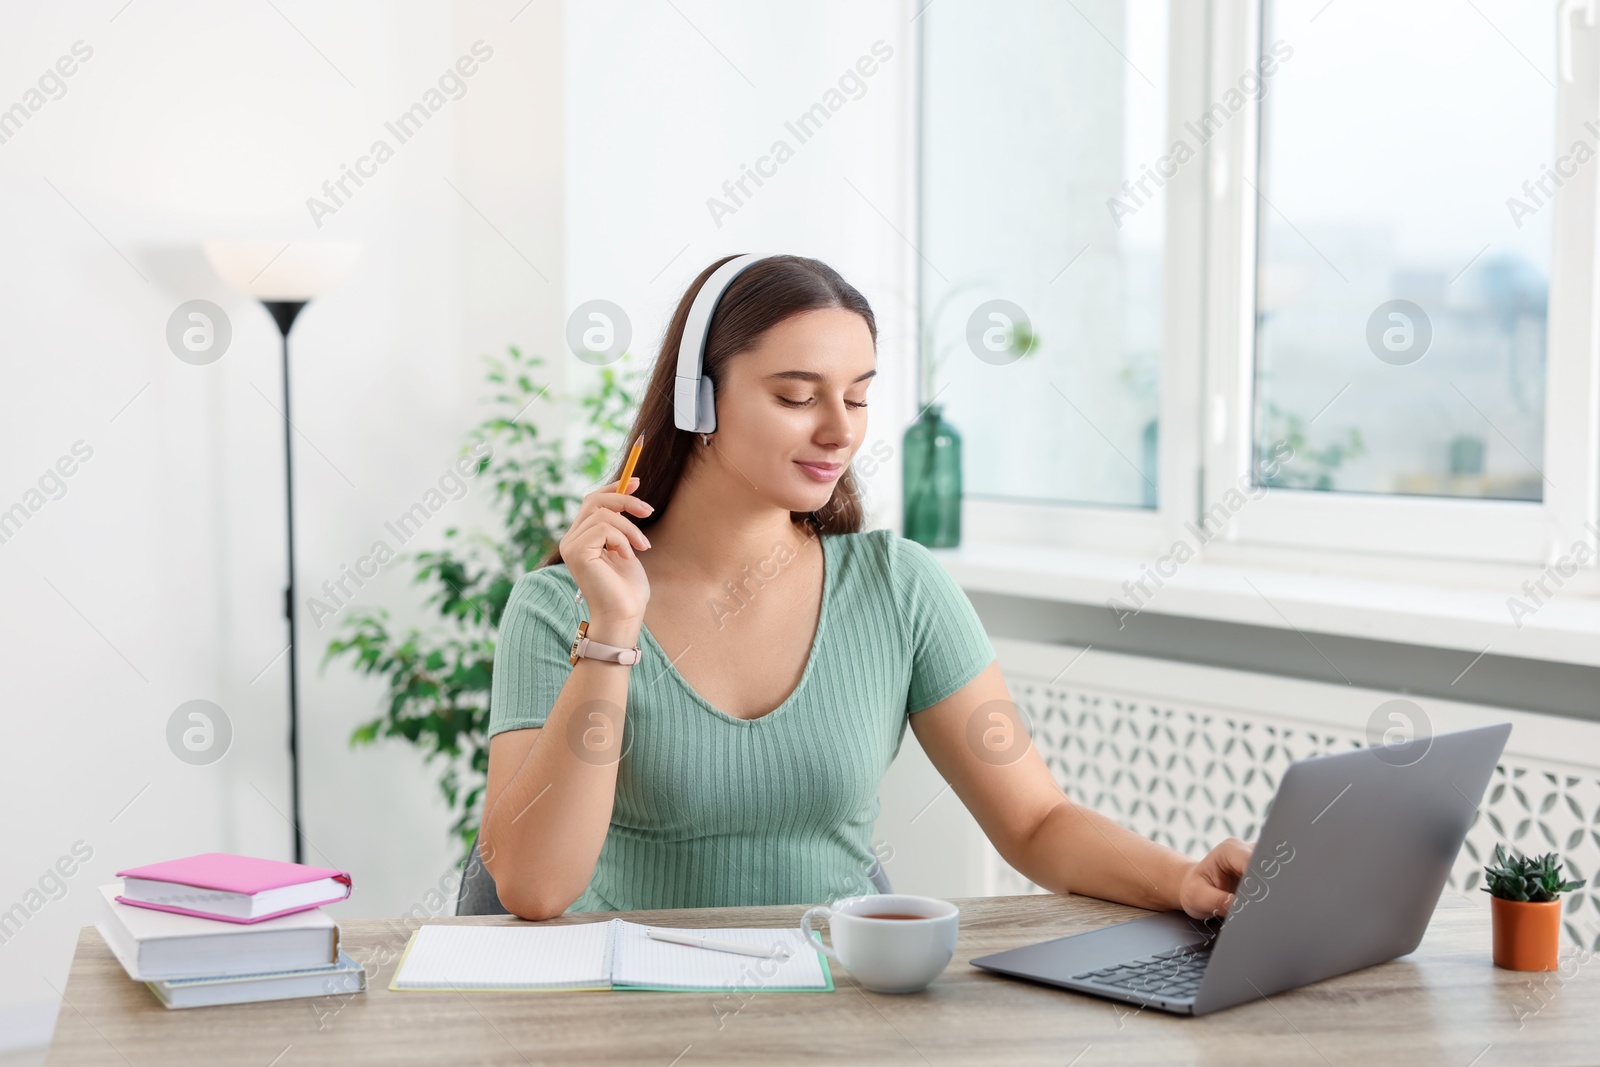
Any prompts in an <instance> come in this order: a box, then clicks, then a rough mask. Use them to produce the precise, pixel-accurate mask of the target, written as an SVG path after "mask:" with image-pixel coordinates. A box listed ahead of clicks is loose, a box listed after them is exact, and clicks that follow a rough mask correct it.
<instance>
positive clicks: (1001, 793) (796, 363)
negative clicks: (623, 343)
mask: <svg viewBox="0 0 1600 1067" xmlns="http://www.w3.org/2000/svg"><path fill="white" fill-rule="evenodd" d="M729 258H731V257H729ZM725 262H727V260H726V259H724V260H720V261H718V262H717V263H713V264H712V265H711V266H709V267H707V268H706V269H705V270H704V271H702V272H701V274H700V276H699V277H698V278H696V279H695V281H694V283H693V284H692V285H691V286H690V287H689V290H688V292H686V293H685V294H684V295H683V299H682V300H680V301H679V303H678V307H677V311H676V312H675V314H674V315H673V317H672V321H671V323H670V325H669V326H668V328H667V333H666V337H665V339H664V342H663V344H662V348H661V357H660V358H659V359H658V360H657V361H656V366H655V371H654V374H653V375H652V379H651V382H650V387H649V390H648V392H647V393H646V396H645V399H644V401H643V403H642V405H641V408H640V411H639V415H638V419H637V421H636V422H635V424H634V427H633V432H632V433H631V434H630V435H629V437H628V441H629V443H630V444H631V443H632V442H633V440H634V439H635V438H636V437H637V436H638V435H639V434H640V433H641V432H642V433H644V435H645V446H644V451H643V455H642V457H641V461H640V464H639V466H638V468H637V472H638V473H637V476H636V477H633V478H631V479H630V480H629V483H628V485H627V487H626V490H627V491H626V492H625V493H616V492H612V491H610V490H605V489H603V490H600V491H597V492H594V493H590V494H589V495H588V496H587V497H585V498H584V501H583V504H582V506H581V508H580V509H579V511H578V514H577V517H576V519H575V520H574V522H573V524H572V527H571V529H570V530H568V531H567V533H566V536H564V537H563V538H562V539H561V543H560V545H559V546H558V548H557V549H556V551H555V552H553V553H552V554H551V556H550V557H549V558H548V559H546V560H545V561H544V564H543V565H542V566H541V567H540V568H538V569H536V570H533V571H530V572H529V573H528V574H525V575H523V577H522V578H521V579H519V580H518V582H517V584H516V586H515V587H514V588H513V590H512V592H511V595H510V599H509V600H508V602H507V604H506V609H505V614H504V618H503V619H502V620H501V623H500V640H499V645H498V647H497V649H496V652H495V668H494V670H495V677H494V686H493V690H492V694H493V695H492V699H491V711H490V726H489V733H490V737H491V741H490V749H489V782H488V789H487V792H486V794H485V807H486V814H485V815H484V818H483V823H482V830H481V833H480V841H479V845H480V852H481V854H482V856H483V860H484V864H485V866H486V867H487V868H488V870H489V871H490V873H491V874H492V875H493V876H494V879H495V883H496V885H497V887H498V890H499V894H500V899H501V902H502V903H504V904H505V905H506V907H508V908H509V909H510V910H511V911H512V912H514V913H516V914H517V915H520V916H522V917H524V918H527V919H546V918H550V917H553V916H556V915H560V914H562V913H563V912H565V911H568V910H573V911H612V910H635V909H642V908H679V907H715V906H726V905H736V904H791V903H822V902H829V901H832V900H835V899H837V898H839V897H841V896H848V895H855V894H861V893H871V892H873V891H874V888H873V883H872V882H871V880H870V878H869V871H870V869H871V868H872V866H873V861H874V855H873V852H872V850H871V847H870V845H869V841H870V837H871V833H872V828H873V824H874V822H875V820H876V818H877V815H878V798H877V793H878V786H879V783H880V782H881V780H882V778H883V775H884V772H885V771H886V770H887V769H888V767H889V765H890V763H891V762H892V761H893V760H894V757H895V755H896V753H897V752H898V751H899V749H900V741H901V738H902V737H903V735H904V732H905V726H906V722H907V720H909V721H910V724H911V729H912V731H913V732H914V733H915V734H916V736H917V740H918V741H919V742H920V743H921V745H922V747H923V749H924V751H926V752H927V754H928V757H929V759H931V760H932V761H933V764H934V766H935V767H936V768H938V770H939V772H940V773H941V774H942V775H943V776H944V777H945V779H946V780H947V781H948V782H949V783H950V785H951V787H952V789H953V790H954V791H955V793H956V795H957V796H958V797H959V798H960V799H961V801H962V803H964V804H965V805H966V806H967V808H968V810H970V811H971V812H972V814H973V815H974V816H975V817H976V819H977V821H978V823H979V825H980V826H982V828H983V830H984V832H985V833H986V834H987V835H988V837H989V840H990V841H992V842H993V843H994V845H995V848H996V849H997V850H998V851H999V853H1000V855H1002V856H1003V857H1005V859H1006V861H1007V862H1008V863H1010V864H1011V865H1012V866H1013V867H1015V868H1016V869H1017V870H1018V871H1020V872H1021V873H1022V874H1024V875H1025V876H1027V877H1028V878H1030V879H1032V880H1033V881H1034V882H1035V883H1037V884H1038V885H1040V886H1043V887H1045V888H1047V889H1050V890H1052V891H1054V892H1057V893H1081V894H1085V895H1088V896H1095V897H1101V898H1104V899H1107V900H1115V901H1120V902H1123V903H1126V904H1132V905H1135V906H1138V907H1142V908H1149V909H1154V910H1169V909H1178V908H1181V909H1183V910H1184V911H1186V912H1187V913H1188V914H1190V915H1192V916H1195V917H1198V918H1204V917H1209V916H1212V915H1220V914H1225V913H1226V911H1227V909H1228V907H1229V905H1230V904H1231V902H1232V899H1233V890H1234V889H1235V888H1236V887H1237V883H1238V878H1239V875H1240V874H1241V873H1242V872H1243V870H1244V868H1245V865H1246V863H1247V862H1248V859H1249V855H1250V849H1249V846H1247V845H1245V844H1244V843H1243V842H1241V841H1239V840H1237V839H1235V838H1229V839H1227V840H1226V841H1223V842H1222V843H1221V844H1219V845H1218V846H1217V847H1216V848H1214V849H1213V850H1212V851H1211V852H1210V854H1208V855H1207V856H1206V857H1205V858H1204V859H1202V860H1199V861H1198V862H1197V861H1193V860H1190V859H1188V858H1187V857H1185V856H1183V855H1181V854H1180V853H1178V852H1175V851H1173V850H1171V849H1168V848H1165V847H1163V846H1161V845H1158V844H1156V843H1154V842H1152V841H1150V840H1148V839H1146V838H1144V837H1143V836H1141V835H1139V834H1138V833H1136V832H1134V831H1132V830H1129V829H1127V828H1125V827H1122V826H1119V825H1118V824H1117V823H1115V822H1113V821H1112V820H1110V819H1108V818H1106V817H1104V816H1102V815H1100V814H1098V813H1096V812H1094V811H1092V810H1089V809H1087V808H1084V807H1081V806H1079V805H1077V804H1075V803H1073V802H1072V801H1071V800H1069V799H1068V798H1067V797H1066V796H1065V794H1063V793H1062V791H1061V790H1060V788H1058V787H1057V785H1056V784H1055V781H1054V780H1053V779H1052V778H1051V776H1050V772H1049V770H1048V769H1047V768H1046V766H1045V763H1044V760H1043V759H1042V758H1041V757H1040V755H1039V753H1038V751H1037V750H1036V749H1034V748H1033V747H1032V745H1031V744H1030V742H1029V740H1028V736H1027V733H1026V731H1025V729H1024V728H1023V726H1022V721H1021V718H1020V715H1019V713H1018V711H1017V709H1016V706H1015V705H1014V704H1012V703H1011V701H1010V699H1009V694H1008V693H1007V690H1006V684H1005V680H1004V678H1002V677H1001V674H1000V668H999V665H998V663H997V662H996V660H995V655H994V649H993V646H992V645H991V644H990V642H989V639H988V636H987V635H986V633H985V632H984V629H983V627H982V625H981V623H980V622H979V620H978V617H977V613H976V611H975V610H974V609H973V607H972V605H971V603H970V602H969V601H968V600H967V598H966V596H965V594H964V593H962V591H961V589H960V588H959V587H958V586H957V585H956V584H955V582H954V580H952V579H951V578H950V576H949V575H948V574H947V573H946V572H945V571H944V570H943V568H942V567H941V566H940V565H939V564H938V563H937V561H935V559H934V557H933V556H932V555H931V554H930V553H929V552H928V550H927V549H926V548H924V547H923V546H921V545H920V544H917V543H916V542H913V541H909V540H907V539H905V538H902V537H899V536H897V535H896V534H894V533H893V532H892V531H888V530H873V531H866V532H862V531H861V526H862V521H863V518H862V508H861V501H860V498H859V494H858V491H857V487H856V484H855V482H854V480H853V478H852V474H851V470H850V461H851V459H852V457H853V456H854V455H855V453H856V450H857V449H858V448H859V447H860V445H861V441H862V439H863V437H864V436H865V433H866V428H867V411H866V407H867V387H868V385H869V383H870V382H871V380H872V377H873V375H874V374H875V373H876V371H875V368H874V365H875V363H876V344H877V325H876V322H875V321H874V319H873V315H872V310H871V308H870V307H868V305H867V302H866V300H865V299H864V298H863V297H862V296H861V294H860V293H859V292H857V291H856V290H855V289H854V288H852V287H851V286H850V285H849V284H848V283H847V282H845V280H844V279H843V278H841V277H840V276H839V275H838V273H836V272H835V271H834V270H832V269H831V268H829V267H828V266H826V265H825V264H823V263H821V262H819V261H817V260H814V259H803V258H801V257H798V256H774V257H770V258H768V259H764V260H761V261H759V262H756V263H754V264H753V265H751V266H749V267H747V268H746V269H745V270H744V271H743V272H742V273H740V274H739V275H738V276H737V277H736V278H735V279H734V281H733V282H732V284H731V285H729V287H728V288H727V290H726V291H725V292H724V293H723V294H722V297H721V299H720V301H719V302H717V304H716V310H715V313H714V314H713V315H712V317H711V319H710V329H709V333H708V335H707V338H706V345H705V357H704V372H705V374H706V375H707V376H708V377H709V378H710V379H711V381H712V382H713V383H714V388H715V412H716V428H715V431H714V432H713V433H710V434H697V433H690V432H688V431H684V430H679V429H677V428H676V426H675V424H674V418H673V396H674V393H673V386H674V381H673V379H674V375H675V373H676V370H677V360H676V358H675V357H676V355H677V352H678V346H679V342H680V340H681V338H682V336H683V332H684V329H685V322H686V319H687V318H688V314H689V309H690V307H691V305H692V303H693V301H694V297H695V295H696V294H697V293H698V292H699V289H700V287H701V285H703V284H704V283H705V282H706V279H707V278H708V277H709V276H710V275H711V274H712V272H713V271H714V270H715V269H716V268H717V267H719V266H721V264H722V263H725ZM619 466H620V465H619ZM620 477H621V470H620V469H618V470H617V471H615V472H613V474H612V476H611V480H612V482H613V488H614V483H615V480H616V479H618V478H620ZM634 490H638V492H637V493H635V492H634ZM656 547H659V548H660V549H661V551H660V552H656V551H655V548H656ZM580 591H581V593H582V598H581V601H579V600H578V597H577V594H578V593H579V592H580ZM585 617H587V620H588V627H587V632H586V636H587V637H588V638H590V639H591V640H594V641H598V642H602V643H604V644H606V645H611V646H618V647H620V648H621V649H632V648H634V647H635V646H636V645H637V646H638V647H640V648H641V649H642V655H643V659H642V661H640V662H638V663H637V664H636V665H633V664H630V663H627V662H608V661H604V660H600V659H593V658H588V657H582V658H579V659H578V660H577V662H576V664H574V663H572V661H571V659H570V658H569V657H570V654H571V652H572V648H573V645H574V642H575V639H576V637H577V636H578V633H577V631H578V626H579V623H580V622H581V621H582V620H583V619H585ZM622 658H623V659H625V660H626V659H629V658H631V657H629V656H628V655H626V654H624V655H623V657H622Z"/></svg>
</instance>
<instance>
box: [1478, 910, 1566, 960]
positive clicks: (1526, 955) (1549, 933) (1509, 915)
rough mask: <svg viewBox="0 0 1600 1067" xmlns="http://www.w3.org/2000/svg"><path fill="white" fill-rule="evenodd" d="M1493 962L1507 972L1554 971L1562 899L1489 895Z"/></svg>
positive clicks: (1557, 958) (1557, 950)
mask: <svg viewBox="0 0 1600 1067" xmlns="http://www.w3.org/2000/svg"><path fill="white" fill-rule="evenodd" d="M1489 902H1490V908H1491V914H1492V916H1493V920H1494V965H1495V966H1496V967H1504V968H1505V969H1506V970H1508V971H1553V970H1555V969H1556V967H1557V966H1558V965H1559V962H1560V960H1559V957H1560V955H1561V898H1560V897H1557V898H1556V899H1555V900H1549V901H1544V902H1541V903H1537V904H1536V903H1534V902H1532V901H1527V900H1502V899H1501V898H1499V897H1496V896H1491V897H1490V898H1489Z"/></svg>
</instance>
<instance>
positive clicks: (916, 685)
mask: <svg viewBox="0 0 1600 1067" xmlns="http://www.w3.org/2000/svg"><path fill="white" fill-rule="evenodd" d="M888 534H889V573H890V577H891V580H892V582H893V584H894V595H895V603H896V604H897V605H898V606H899V610H900V612H901V629H902V631H903V632H904V634H905V636H906V643H907V645H908V646H909V650H910V655H911V685H910V688H909V689H908V690H907V693H906V713H907V714H913V713H915V712H918V711H922V710H923V709H925V708H928V707H930V706H932V705H934V704H937V703H938V702H939V701H941V700H943V699H944V698H945V697H947V696H949V695H950V694H951V693H954V692H955V691H956V690H958V689H960V688H961V687H962V686H964V685H966V684H967V683H968V682H970V681H972V679H974V678H976V677H977V676H978V675H979V674H981V673H982V672H983V669H984V668H985V667H987V666H988V665H989V664H990V663H992V662H994V658H995V653H994V645H993V644H991V643H990V641H989V634H988V633H987V631H985V630H984V628H983V621H982V620H981V619H979V618H978V610H977V609H976V608H974V607H973V606H972V601H970V600H968V599H967V594H966V593H965V592H963V591H962V589H961V587H960V586H959V585H957V584H956V580H955V579H954V578H952V577H950V572H949V571H947V570H945V569H944V566H943V565H942V564H940V562H939V561H938V560H937V559H935V558H934V555H933V553H932V552H929V551H928V549H927V547H926V546H924V545H922V544H920V543H918V542H916V541H912V540H911V539H909V538H906V537H901V536H899V535H898V534H896V533H894V532H893V531H888Z"/></svg>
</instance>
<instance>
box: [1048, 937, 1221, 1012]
mask: <svg viewBox="0 0 1600 1067" xmlns="http://www.w3.org/2000/svg"><path fill="white" fill-rule="evenodd" d="M1212 944H1213V942H1210V941H1207V942H1206V943H1205V944H1203V945H1200V946H1199V947H1197V948H1188V947H1185V948H1175V949H1169V950H1168V951H1166V952H1157V953H1156V954H1155V955H1153V956H1146V957H1144V958H1142V959H1135V960H1128V961H1127V962H1125V963H1119V964H1117V965H1116V966H1114V967H1103V968H1101V969H1100V970H1098V971H1084V972H1083V973H1082V974H1075V975H1073V976H1072V977H1074V978H1076V979H1079V980H1083V981H1090V982H1098V983H1099V984H1100V985H1108V986H1115V987H1116V988H1118V989H1126V990H1128V991H1130V992H1133V993H1140V994H1143V995H1144V996H1150V997H1156V996H1159V997H1167V998H1170V999H1173V1000H1182V999H1184V998H1186V997H1190V996H1193V995H1194V991H1195V990H1196V989H1199V988H1200V979H1201V978H1203V977H1205V971H1206V965H1207V964H1209V963H1210V962H1211V946H1212Z"/></svg>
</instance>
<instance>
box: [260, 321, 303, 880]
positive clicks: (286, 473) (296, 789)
mask: <svg viewBox="0 0 1600 1067" xmlns="http://www.w3.org/2000/svg"><path fill="white" fill-rule="evenodd" d="M261 303H262V306H264V307H265V308H266V309H267V311H268V313H270V314H271V315H272V320H273V321H274V322H276V323H277V324H278V333H279V334H281V335H282V337H283V492H284V515H285V516H286V518H287V521H288V532H289V538H288V542H289V587H288V588H287V589H286V590H284V594H283V613H284V615H286V616H288V619H289V803H290V809H291V812H292V817H291V823H292V825H293V828H294V861H295V862H296V863H303V862H304V850H303V849H302V847H301V836H302V835H301V833H300V683H299V677H298V673H297V672H296V670H295V660H296V658H297V655H298V653H299V651H300V650H299V648H298V647H297V642H296V641H295V626H294V450H293V448H292V446H291V442H292V440H293V434H294V424H293V422H292V420H291V418H290V415H289V330H290V328H291V327H293V326H294V320H295V318H296V317H297V316H298V315H299V314H300V312H301V310H302V309H303V308H304V307H305V306H306V303H307V301H305V300H263V301H262V302H261Z"/></svg>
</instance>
